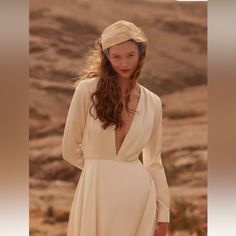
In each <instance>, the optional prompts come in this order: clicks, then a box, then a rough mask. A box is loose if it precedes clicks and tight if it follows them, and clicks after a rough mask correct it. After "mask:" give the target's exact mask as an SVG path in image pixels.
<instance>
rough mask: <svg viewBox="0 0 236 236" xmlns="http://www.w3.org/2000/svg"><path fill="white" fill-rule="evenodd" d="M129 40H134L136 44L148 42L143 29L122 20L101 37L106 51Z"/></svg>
mask: <svg viewBox="0 0 236 236" xmlns="http://www.w3.org/2000/svg"><path fill="white" fill-rule="evenodd" d="M129 39H133V40H134V41H136V42H146V41H147V38H146V36H145V35H144V33H143V31H142V29H141V28H139V27H137V26H136V25H135V24H133V23H131V22H128V21H125V20H120V21H117V22H115V23H113V24H112V25H110V26H108V27H107V28H105V29H104V30H103V33H102V36H101V44H102V48H103V50H104V49H107V48H109V47H111V46H114V45H116V44H119V43H122V42H125V41H127V40H129Z"/></svg>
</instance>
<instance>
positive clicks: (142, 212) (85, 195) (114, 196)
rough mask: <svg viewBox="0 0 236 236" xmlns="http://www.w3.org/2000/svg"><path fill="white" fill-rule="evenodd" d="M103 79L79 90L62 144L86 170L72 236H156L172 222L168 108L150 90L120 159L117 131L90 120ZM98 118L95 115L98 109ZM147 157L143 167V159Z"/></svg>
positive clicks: (142, 98)
mask: <svg viewBox="0 0 236 236" xmlns="http://www.w3.org/2000/svg"><path fill="white" fill-rule="evenodd" d="M97 81H98V78H92V79H86V80H82V81H81V82H80V83H79V85H77V87H76V89H75V92H74V95H73V98H72V101H71V105H70V108H69V111H68V115H67V119H66V124H65V130H64V135H63V140H62V155H63V158H64V160H66V161H68V162H69V163H71V164H72V165H74V166H76V167H78V168H79V169H81V170H82V172H81V176H80V179H79V182H78V185H77V188H76V191H75V195H74V198H73V202H72V205H71V210H70V217H69V222H68V231H67V236H153V235H154V231H155V226H156V222H157V221H159V222H169V220H170V218H169V217H170V191H169V187H168V183H167V180H166V175H165V171H164V168H163V164H162V161H161V139H162V103H161V100H160V98H159V97H158V96H157V95H156V94H154V93H152V92H151V91H150V90H148V89H147V88H145V87H143V86H141V85H140V87H141V94H140V98H139V101H138V105H137V109H136V110H137V111H138V113H135V115H134V117H133V120H132V123H131V125H130V128H129V130H128V133H127V135H126V136H125V139H124V141H123V143H122V145H121V147H120V149H119V152H118V154H117V155H116V147H115V130H114V127H115V126H114V125H113V126H110V127H108V128H107V129H105V130H104V129H103V128H102V127H101V124H102V123H101V122H100V121H99V119H96V120H94V119H93V117H92V116H91V115H90V114H89V107H90V105H91V104H92V103H91V101H90V98H89V97H90V95H91V93H92V92H93V91H95V89H96V85H97ZM92 113H93V114H94V115H95V114H96V112H95V109H94V107H93V108H92ZM142 151H143V164H142V162H141V161H140V160H139V159H138V157H139V154H140V153H141V152H142Z"/></svg>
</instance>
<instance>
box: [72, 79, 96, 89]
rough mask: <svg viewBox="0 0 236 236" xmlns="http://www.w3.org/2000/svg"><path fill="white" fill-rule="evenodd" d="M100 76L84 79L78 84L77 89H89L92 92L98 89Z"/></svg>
mask: <svg viewBox="0 0 236 236" xmlns="http://www.w3.org/2000/svg"><path fill="white" fill-rule="evenodd" d="M98 80H99V78H98V77H93V78H88V79H82V80H80V81H79V82H78V83H77V84H76V90H78V89H79V90H87V91H88V92H92V91H94V90H95V89H96V86H97V83H98Z"/></svg>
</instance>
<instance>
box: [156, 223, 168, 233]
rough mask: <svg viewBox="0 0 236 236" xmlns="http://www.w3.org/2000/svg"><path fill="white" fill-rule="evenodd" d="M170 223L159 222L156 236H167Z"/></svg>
mask: <svg viewBox="0 0 236 236" xmlns="http://www.w3.org/2000/svg"><path fill="white" fill-rule="evenodd" d="M168 224H169V223H168V222H158V223H157V227H156V230H155V234H154V236H166V234H167V232H168Z"/></svg>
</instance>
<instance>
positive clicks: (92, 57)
mask: <svg viewBox="0 0 236 236" xmlns="http://www.w3.org/2000/svg"><path fill="white" fill-rule="evenodd" d="M130 41H133V42H135V41H134V40H130ZM135 43H136V45H137V47H138V51H139V61H138V65H137V67H136V69H135V71H134V72H133V73H132V75H131V77H130V80H129V83H128V86H127V89H126V96H125V108H126V110H127V111H128V112H132V113H133V112H135V110H133V109H129V108H128V104H129V102H130V92H131V91H132V89H133V88H134V86H135V84H136V81H138V78H139V75H140V73H141V70H142V68H143V65H144V59H145V57H146V48H147V44H146V43H137V42H135ZM107 52H108V53H109V51H107ZM106 54H107V53H106V52H104V51H103V49H102V46H101V38H99V39H98V40H96V41H95V47H94V48H93V49H91V50H90V52H89V54H88V57H87V62H86V64H85V65H86V66H85V69H84V71H83V73H82V75H81V76H79V79H78V80H77V81H76V82H75V86H77V84H78V83H79V82H80V81H81V80H83V79H90V78H94V77H98V78H99V81H98V84H97V88H96V90H95V92H94V93H92V94H91V97H90V98H91V100H92V106H91V107H90V109H89V113H90V115H91V116H93V114H92V113H91V109H92V107H93V106H95V110H96V117H95V116H93V117H94V119H97V118H99V119H100V121H101V122H102V123H103V124H102V127H103V129H106V128H107V127H108V126H112V125H115V129H117V128H120V127H121V126H122V125H123V123H124V120H123V119H122V116H121V112H122V110H123V103H122V101H121V96H122V91H121V88H120V86H119V85H118V75H117V73H116V72H115V70H114V69H113V68H112V65H111V62H110V61H109V59H108V56H107V55H106Z"/></svg>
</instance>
